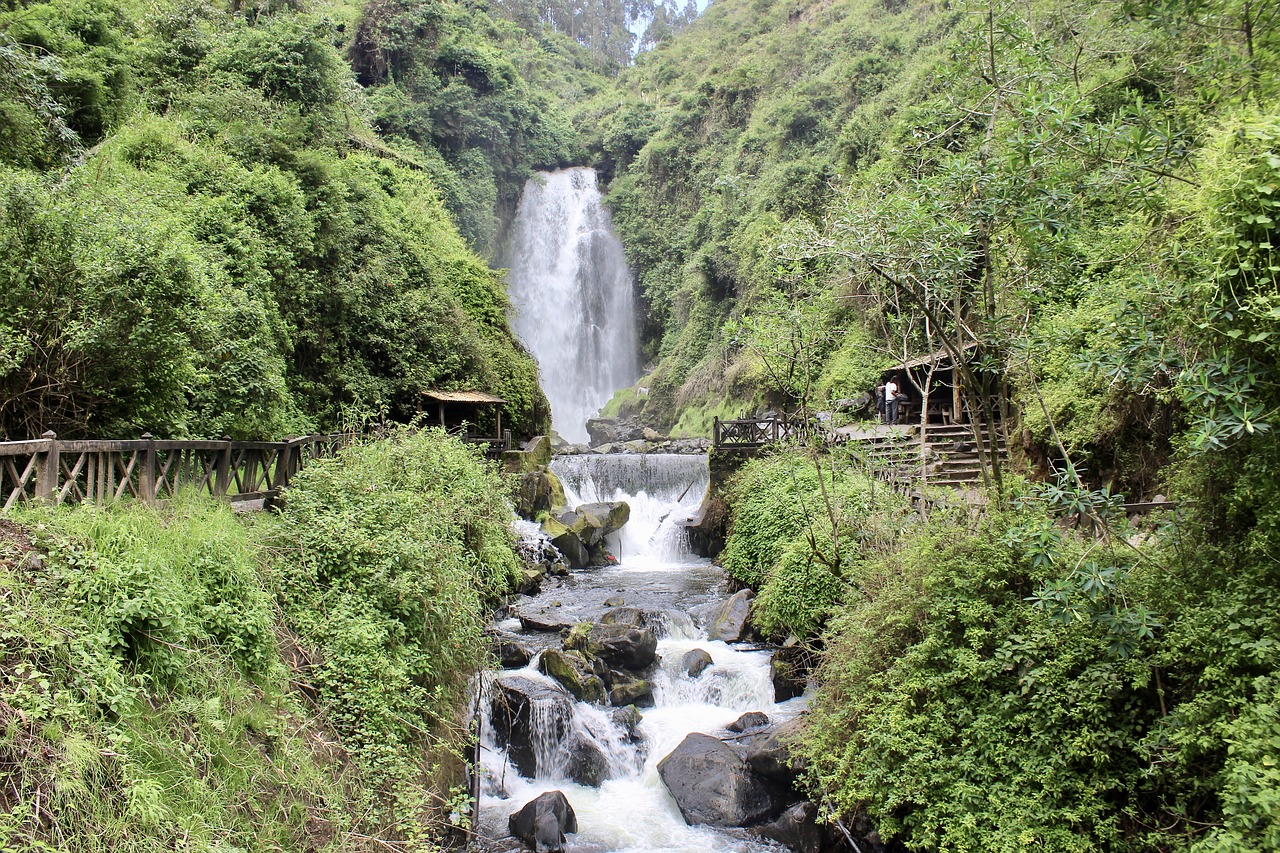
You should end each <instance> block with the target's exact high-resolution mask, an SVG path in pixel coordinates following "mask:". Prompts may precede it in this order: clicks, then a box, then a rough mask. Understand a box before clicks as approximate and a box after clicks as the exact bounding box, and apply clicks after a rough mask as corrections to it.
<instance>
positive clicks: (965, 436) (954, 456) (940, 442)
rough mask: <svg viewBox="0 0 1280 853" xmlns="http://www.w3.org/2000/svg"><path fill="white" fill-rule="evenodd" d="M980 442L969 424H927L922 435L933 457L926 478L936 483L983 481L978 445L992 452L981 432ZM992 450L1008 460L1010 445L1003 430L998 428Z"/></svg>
mask: <svg viewBox="0 0 1280 853" xmlns="http://www.w3.org/2000/svg"><path fill="white" fill-rule="evenodd" d="M982 432H983V440H982V444H981V445H979V444H978V442H977V441H975V440H974V437H973V428H972V427H971V426H970V425H969V424H951V425H948V426H933V425H930V427H929V430H928V432H927V433H926V436H925V441H926V444H927V445H928V447H929V450H930V451H931V453H930V456H931V458H932V463H931V466H930V467H931V471H930V474H929V479H930V480H931V481H932V482H935V483H948V484H955V485H958V486H959V485H965V486H967V485H975V484H981V483H982V466H981V461H980V457H979V454H978V448H979V446H981V448H982V449H983V450H986V451H988V452H991V450H992V446H991V440H990V439H989V438H987V437H986V435H985V433H986V430H985V429H984V430H983V431H982ZM997 434H998V436H999V437H998V440H997V442H996V445H995V453H996V455H997V456H998V457H999V458H1000V460H1001V462H1006V461H1007V460H1008V459H1009V446H1008V443H1007V442H1006V441H1005V438H1004V434H1003V432H1002V431H1000V430H997Z"/></svg>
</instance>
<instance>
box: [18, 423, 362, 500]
mask: <svg viewBox="0 0 1280 853" xmlns="http://www.w3.org/2000/svg"><path fill="white" fill-rule="evenodd" d="M356 438H357V435H356V434H355V433H325V434H318V435H307V436H303V437H301V438H289V439H285V440H284V441H232V440H231V439H229V438H226V439H223V440H221V441H166V440H163V439H157V438H155V437H153V436H151V435H150V434H147V435H143V436H142V437H141V438H139V439H135V440H127V441H110V440H105V441H104V440H71V441H67V440H64V439H60V438H58V436H57V435H56V434H54V433H52V432H46V433H45V434H44V435H43V436H41V437H40V438H37V439H34V440H32V441H6V442H0V501H2V502H3V503H0V510H8V509H10V508H12V507H13V506H14V505H16V504H18V503H20V502H22V501H31V500H42V501H45V502H47V503H50V504H53V505H55V506H56V505H58V504H63V503H82V502H88V503H95V504H105V503H110V502H112V501H116V500H123V499H126V498H133V499H136V500H140V501H142V502H144V503H157V502H159V501H163V500H167V499H169V498H173V497H177V496H178V495H179V494H183V493H194V494H208V495H213V496H214V497H218V498H226V499H228V500H230V501H233V502H242V501H254V500H269V499H272V498H274V497H276V496H278V495H279V494H280V490H281V489H283V488H284V487H285V486H287V485H289V480H290V478H291V477H293V476H294V475H295V474H297V472H298V471H300V470H301V469H302V468H303V467H304V466H306V464H307V463H308V462H310V461H312V460H315V459H322V458H325V457H328V456H335V455H336V454H337V453H338V451H340V450H341V449H342V448H344V447H346V446H347V445H349V444H351V443H352V442H353V441H355V440H356Z"/></svg>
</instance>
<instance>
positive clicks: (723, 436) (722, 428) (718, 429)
mask: <svg viewBox="0 0 1280 853" xmlns="http://www.w3.org/2000/svg"><path fill="white" fill-rule="evenodd" d="M815 438H816V439H817V440H819V441H822V442H824V443H826V444H843V443H844V442H845V441H846V440H847V438H846V437H845V436H843V435H841V434H839V433H837V432H833V431H831V430H830V429H828V428H827V427H825V426H824V425H822V424H820V423H817V422H815V421H809V422H805V421H803V420H788V419H786V418H741V419H739V420H734V421H722V420H720V419H719V418H716V419H715V420H714V421H713V422H712V425H711V443H712V445H713V446H714V447H716V448H717V449H719V450H752V449H755V448H758V447H764V446H765V445H766V444H774V443H777V442H779V441H784V440H787V439H795V440H797V441H800V440H805V441H807V440H810V439H815Z"/></svg>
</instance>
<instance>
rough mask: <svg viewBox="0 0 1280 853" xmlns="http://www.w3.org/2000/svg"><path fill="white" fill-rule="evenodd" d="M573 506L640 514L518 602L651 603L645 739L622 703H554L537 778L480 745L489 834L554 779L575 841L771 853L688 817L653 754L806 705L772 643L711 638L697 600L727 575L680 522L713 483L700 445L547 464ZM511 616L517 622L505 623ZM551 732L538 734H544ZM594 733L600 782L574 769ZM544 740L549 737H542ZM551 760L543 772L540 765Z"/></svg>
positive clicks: (642, 851)
mask: <svg viewBox="0 0 1280 853" xmlns="http://www.w3.org/2000/svg"><path fill="white" fill-rule="evenodd" d="M552 470H554V471H555V473H556V474H557V476H558V477H560V479H561V482H563V483H564V486H565V493H566V497H568V499H569V502H570V505H575V504H577V503H589V502H596V501H614V500H624V501H626V502H627V503H628V504H630V506H631V520H630V521H629V522H628V523H627V525H626V527H624V528H623V530H622V535H621V536H620V537H619V539H618V542H617V543H616V545H617V547H616V550H615V553H618V554H619V556H620V557H621V562H620V563H619V564H618V565H614V566H608V567H602V568H596V569H587V570H582V571H579V572H575V573H574V574H573V575H572V576H570V577H569V578H567V579H566V580H565V581H564V582H563V583H562V584H561V585H559V586H556V587H554V588H552V589H550V590H548V591H545V592H543V593H542V594H540V595H539V596H537V597H536V598H533V599H525V600H523V601H522V602H521V604H520V605H519V606H520V610H521V612H522V613H531V612H539V613H540V614H542V615H545V616H558V617H559V619H560V620H561V621H566V622H578V621H585V620H594V619H598V618H599V616H600V614H601V613H603V612H605V611H606V610H607V609H608V606H607V605H606V604H605V603H604V602H605V601H606V600H607V599H609V598H614V597H620V598H621V599H623V601H624V604H625V605H627V606H634V607H639V608H641V609H642V610H644V611H645V612H647V613H651V614H656V615H655V616H654V617H651V619H650V627H651V628H652V629H653V630H654V632H655V633H656V634H657V635H658V656H659V662H658V664H657V665H656V666H655V667H654V669H653V671H652V673H650V674H649V678H650V680H651V681H652V683H653V686H654V707H651V708H644V709H641V713H642V714H643V718H642V720H641V721H640V724H639V726H638V727H637V730H636V732H637V734H638V737H639V741H640V742H639V743H638V744H637V743H635V742H633V741H632V740H631V738H630V737H629V733H628V732H627V731H626V729H625V727H624V725H623V723H622V722H621V721H620V720H618V719H617V718H616V717H615V716H614V712H613V709H608V708H601V707H597V706H593V705H589V704H586V703H582V702H576V703H572V705H571V707H572V712H571V716H570V718H569V719H567V720H564V721H563V722H561V718H560V717H559V715H557V714H555V713H550V714H549V715H548V717H549V719H547V720H546V721H545V725H546V726H547V728H548V731H549V732H550V734H549V735H545V736H548V737H549V738H550V739H553V740H555V741H556V744H557V749H558V750H559V752H558V754H557V755H555V756H552V755H548V756H547V758H546V764H545V765H544V764H543V763H542V761H541V760H539V768H540V769H539V772H538V774H537V775H538V778H536V779H528V778H523V777H521V776H520V775H519V774H518V773H517V772H516V770H515V769H514V768H513V767H512V766H511V764H510V762H509V761H507V758H506V755H505V754H504V753H503V751H502V750H501V749H499V748H498V746H497V744H496V743H494V742H493V740H492V736H491V734H492V728H491V726H490V725H489V722H488V720H487V719H486V720H485V725H484V728H485V731H486V734H487V735H489V737H488V739H487V740H486V742H485V749H484V750H482V755H483V763H484V767H485V771H486V773H485V782H484V785H483V787H482V790H483V791H484V796H483V797H482V798H481V821H480V828H481V832H482V834H485V835H488V836H490V837H499V836H501V835H504V834H505V832H506V821H507V817H508V816H509V815H510V814H512V813H513V812H515V811H516V810H518V809H519V808H521V807H522V806H524V804H525V803H527V802H529V801H530V800H532V799H533V798H534V797H536V796H538V795H539V794H541V793H544V792H546V791H553V790H559V791H562V792H563V793H564V794H565V796H566V797H567V798H568V799H569V802H570V804H571V805H572V806H573V808H574V811H575V813H576V814H577V819H578V827H579V831H578V833H577V834H574V835H570V836H569V839H568V843H567V845H566V850H568V851H571V853H572V851H580V853H763V852H764V851H769V852H770V853H775V851H783V850H785V848H782V847H780V846H778V845H776V844H774V843H772V842H769V841H766V840H763V839H761V838H758V837H753V836H750V835H748V834H747V833H744V832H742V831H735V830H720V829H715V828H711V827H705V826H688V825H686V824H685V822H684V818H683V817H682V816H681V814H680V810H679V808H678V807H677V806H676V803H675V800H673V799H672V797H671V795H670V794H669V793H668V792H667V788H666V786H665V785H664V784H663V782H662V779H661V777H660V776H659V774H658V763H659V762H660V761H661V760H662V759H663V758H664V757H666V756H667V755H669V754H670V753H671V751H672V750H674V749H675V748H676V747H677V746H679V744H680V742H681V741H682V740H684V738H685V737H686V736H688V735H689V734H691V733H693V732H705V733H708V734H717V733H723V729H724V727H725V726H727V725H728V724H729V723H731V722H733V721H734V720H736V719H737V718H738V717H739V716H741V715H742V714H743V713H744V712H746V711H764V712H765V713H767V714H768V715H769V717H770V718H771V719H773V720H777V721H780V720H785V719H788V718H790V717H793V716H795V715H796V714H797V713H799V712H800V711H801V710H802V708H803V706H804V700H803V699H793V700H791V701H789V702H785V703H781V704H779V703H775V702H774V701H773V684H772V681H771V679H770V677H769V657H770V653H769V652H767V651H760V650H754V649H745V648H738V647H735V646H732V645H730V644H727V643H723V642H718V641H714V642H713V641H710V640H708V639H707V637H706V632H705V630H703V628H702V627H701V626H699V624H698V623H697V621H696V620H695V619H694V618H693V617H692V615H691V613H690V611H691V610H693V609H694V608H696V607H698V606H699V605H703V604H706V603H709V602H712V601H718V600H721V599H723V598H724V597H725V596H726V595H727V594H728V591H727V589H726V588H725V586H724V580H723V576H722V575H721V574H720V573H719V570H718V569H716V568H715V567H714V566H712V565H710V564H709V562H708V561H706V560H703V559H700V558H698V557H695V556H694V555H692V554H691V553H690V552H689V550H688V547H687V538H686V537H684V536H683V535H682V534H683V523H684V521H685V520H686V519H687V518H688V517H689V516H690V515H692V513H693V512H694V511H695V510H696V508H697V506H698V503H699V502H700V501H701V499H702V497H703V494H704V492H705V491H706V487H707V467H706V460H705V458H704V457H701V456H659V455H648V456H644V455H616V456H615V455H590V456H587V455H583V456H572V457H560V458H557V459H556V460H555V461H554V462H553V464H552ZM506 624H508V625H509V624H510V623H506ZM692 649H702V650H704V651H706V652H707V653H708V654H709V655H710V656H711V660H712V663H711V665H710V666H709V667H707V668H706V669H705V670H704V671H703V672H702V673H701V674H700V675H699V676H698V677H696V678H691V677H690V676H689V675H688V673H687V672H686V671H685V670H684V669H683V667H682V666H681V660H682V658H683V657H684V655H685V653H686V652H688V651H690V650H692ZM536 668H537V659H536V658H535V659H534V661H533V662H532V663H531V664H530V665H529V668H528V669H524V670H518V671H516V672H514V673H508V674H504V675H503V676H501V677H503V678H506V677H511V676H512V675H514V676H518V677H527V678H531V679H537V680H539V683H551V682H550V680H549V679H547V677H546V676H544V675H542V674H541V673H538V672H537V671H536ZM543 736H544V735H539V737H540V738H541V737H543ZM578 738H585V739H587V740H589V741H590V742H591V743H592V744H593V745H594V746H595V747H596V748H597V749H598V750H599V751H600V752H601V753H603V754H604V756H605V757H606V759H607V761H606V764H607V767H606V769H605V773H604V776H605V779H604V781H603V783H602V784H601V785H600V786H599V787H598V788H595V787H590V786H586V785H579V784H576V783H574V782H572V781H569V780H568V779H567V778H566V773H567V771H568V767H567V765H568V759H567V755H568V750H569V746H570V745H571V744H572V743H573V742H574V741H575V739H578ZM538 749H541V747H540V746H539V747H538ZM544 766H545V767H546V768H547V769H546V771H545V772H544V771H543V770H542V769H541V768H542V767H544Z"/></svg>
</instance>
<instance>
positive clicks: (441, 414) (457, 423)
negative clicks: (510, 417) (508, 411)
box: [422, 391, 509, 447]
mask: <svg viewBox="0 0 1280 853" xmlns="http://www.w3.org/2000/svg"><path fill="white" fill-rule="evenodd" d="M422 396H423V397H425V398H426V399H427V400H428V401H430V402H432V403H435V410H436V412H435V413H436V416H437V418H438V419H439V422H440V427H441V428H442V429H450V428H454V429H457V428H460V427H465V426H471V427H474V426H476V425H477V424H478V423H479V418H480V414H481V412H483V411H484V410H485V408H486V407H490V406H492V407H493V412H494V424H495V425H494V431H493V435H492V436H491V437H490V436H482V435H480V434H479V433H475V432H472V431H471V430H465V432H466V435H465V436H464V437H465V438H466V440H467V441H472V442H476V443H482V444H489V445H491V446H497V447H502V446H505V445H506V444H507V443H509V439H508V438H507V437H506V436H505V435H504V433H503V431H502V407H503V406H504V405H506V402H507V401H506V400H504V399H502V398H501V397H495V396H494V395H492V394H486V393H485V392H484V391H423V392H422Z"/></svg>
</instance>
